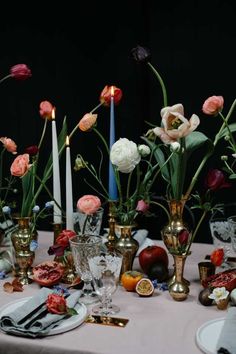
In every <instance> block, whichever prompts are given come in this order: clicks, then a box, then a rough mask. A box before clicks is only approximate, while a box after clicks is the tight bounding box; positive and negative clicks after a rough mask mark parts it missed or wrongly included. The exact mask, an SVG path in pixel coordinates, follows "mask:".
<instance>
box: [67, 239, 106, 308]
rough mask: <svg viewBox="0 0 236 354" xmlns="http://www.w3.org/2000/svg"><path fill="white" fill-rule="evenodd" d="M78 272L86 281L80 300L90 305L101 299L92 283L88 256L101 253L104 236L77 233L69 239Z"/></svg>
mask: <svg viewBox="0 0 236 354" xmlns="http://www.w3.org/2000/svg"><path fill="white" fill-rule="evenodd" d="M69 242H70V248H71V251H72V256H73V260H74V264H75V269H76V272H77V273H78V274H79V276H80V277H81V280H83V282H84V286H83V289H82V293H81V296H80V302H82V303H84V304H86V305H89V304H92V303H94V302H97V301H99V298H98V295H97V293H96V292H95V291H94V290H93V287H92V285H91V281H92V274H91V272H90V268H89V264H88V258H89V257H95V256H97V255H99V254H100V251H101V248H102V237H101V236H95V235H76V236H74V237H72V238H70V240H69Z"/></svg>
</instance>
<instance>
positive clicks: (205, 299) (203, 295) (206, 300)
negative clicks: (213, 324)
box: [198, 288, 213, 306]
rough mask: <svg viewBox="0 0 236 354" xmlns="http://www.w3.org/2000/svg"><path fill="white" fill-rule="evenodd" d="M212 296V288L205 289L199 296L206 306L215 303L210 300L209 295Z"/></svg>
mask: <svg viewBox="0 0 236 354" xmlns="http://www.w3.org/2000/svg"><path fill="white" fill-rule="evenodd" d="M210 294H211V289H210V288H205V289H203V290H201V291H200V293H199V295H198V300H199V302H200V303H201V304H202V305H204V306H211V305H212V303H213V299H209V297H208V296H209V295H210Z"/></svg>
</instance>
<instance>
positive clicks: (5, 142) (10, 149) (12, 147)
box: [0, 137, 17, 155]
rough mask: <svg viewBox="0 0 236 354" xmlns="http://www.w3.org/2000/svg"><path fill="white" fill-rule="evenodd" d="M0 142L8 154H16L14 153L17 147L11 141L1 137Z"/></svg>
mask: <svg viewBox="0 0 236 354" xmlns="http://www.w3.org/2000/svg"><path fill="white" fill-rule="evenodd" d="M0 141H1V142H2V143H3V146H4V148H5V149H6V150H7V151H8V152H11V153H12V154H14V155H15V154H16V153H17V151H16V149H17V145H16V143H15V142H14V141H13V140H12V139H10V138H6V137H2V138H0Z"/></svg>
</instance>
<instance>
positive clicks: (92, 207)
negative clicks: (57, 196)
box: [77, 194, 101, 214]
mask: <svg viewBox="0 0 236 354" xmlns="http://www.w3.org/2000/svg"><path fill="white" fill-rule="evenodd" d="M100 206H101V201H100V199H99V198H98V197H96V196H95V195H90V194H87V195H84V196H83V197H81V198H80V199H79V200H78V202H77V208H78V209H79V210H80V211H82V213H85V214H94V213H95V212H96V211H97V210H98V209H99V208H100Z"/></svg>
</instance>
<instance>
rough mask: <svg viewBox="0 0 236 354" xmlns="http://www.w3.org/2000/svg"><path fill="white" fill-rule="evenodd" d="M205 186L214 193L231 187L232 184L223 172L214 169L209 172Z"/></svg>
mask: <svg viewBox="0 0 236 354" xmlns="http://www.w3.org/2000/svg"><path fill="white" fill-rule="evenodd" d="M205 184H206V187H207V188H208V189H210V190H212V191H216V190H218V189H222V188H228V187H231V184H230V183H228V182H226V179H225V175H224V174H223V172H222V171H220V170H217V169H213V170H210V171H209V172H208V174H207V176H206V180H205Z"/></svg>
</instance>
